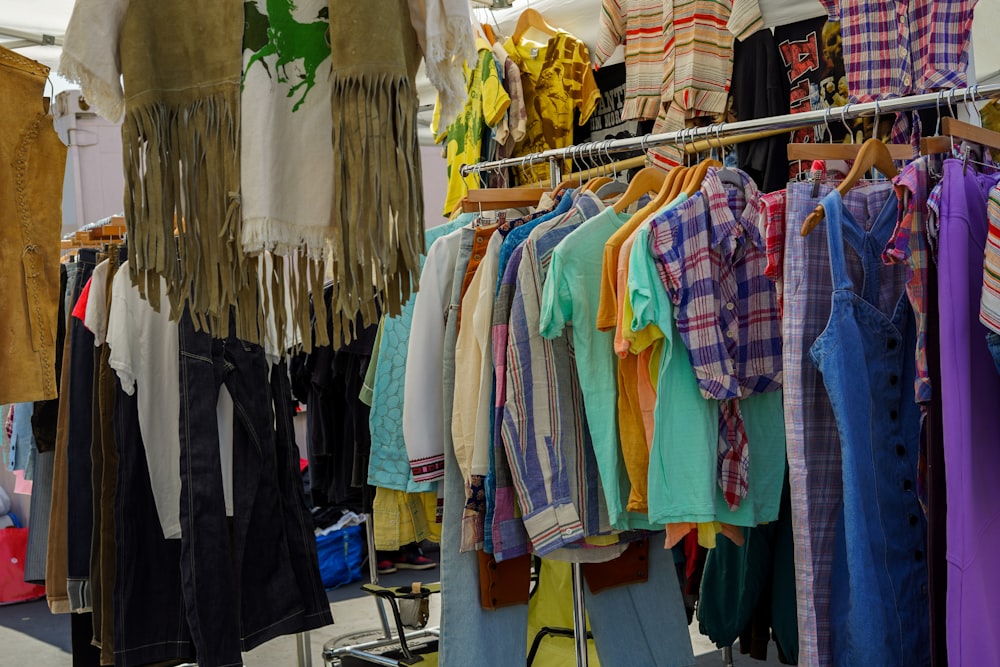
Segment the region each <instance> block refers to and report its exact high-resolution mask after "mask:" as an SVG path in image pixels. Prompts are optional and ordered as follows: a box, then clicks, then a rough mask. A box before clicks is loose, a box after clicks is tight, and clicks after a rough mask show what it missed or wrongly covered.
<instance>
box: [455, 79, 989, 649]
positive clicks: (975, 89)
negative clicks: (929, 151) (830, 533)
mask: <svg viewBox="0 0 1000 667" xmlns="http://www.w3.org/2000/svg"><path fill="white" fill-rule="evenodd" d="M998 97H1000V84H989V85H982V86H981V85H978V84H976V85H973V86H969V87H966V88H956V89H952V90H947V91H945V90H942V91H939V92H936V93H923V94H919V95H906V96H902V97H895V98H891V99H888V100H878V101H875V102H864V103H849V104H846V105H844V106H841V107H832V108H828V109H824V110H822V111H806V112H802V113H797V114H785V115H782V116H769V117H765V118H757V119H753V120H745V121H736V122H732V123H717V124H713V125H708V126H705V127H695V128H687V129H683V130H678V131H676V132H666V133H661V134H647V135H644V136H641V137H629V138H627V139H611V140H605V141H597V142H588V143H583V144H575V145H572V146H567V147H565V148H554V149H550V150H547V151H542V152H539V153H531V154H529V155H524V156H522V157H515V158H506V159H503V160H490V161H484V162H478V163H476V164H466V165H462V166H461V172H462V175H463V176H468V175H469V174H474V173H482V172H486V171H498V170H500V169H504V168H506V167H527V166H529V165H534V164H538V163H541V162H544V161H548V163H549V183H559V182H560V181H561V180H562V171H563V164H564V162H563V161H564V160H566V159H572V158H574V157H581V156H583V155H586V156H587V157H588V159H590V158H592V157H593V156H595V155H596V156H597V157H598V158H601V157H602V156H603V157H604V158H605V159H604V161H605V162H610V161H611V154H612V153H619V152H623V151H635V150H641V151H643V152H645V151H646V149H648V148H652V147H654V146H664V145H680V146H682V147H684V148H685V152H688V153H690V152H695V151H694V150H688V149H689V148H692V149H693V148H694V146H691V144H695V142H699V141H701V142H703V143H701V144H697V146H698V148H702V147H704V148H703V150H704V149H708V148H711V147H713V146H722V145H728V144H733V143H740V142H741V141H753V140H754V139H757V138H761V136H773V135H774V134H775V133H776V132H777V131H779V130H787V131H791V130H796V129H800V128H805V127H810V126H813V125H819V124H824V125H827V126H829V124H830V122H841V123H844V124H846V122H847V121H848V120H855V119H858V118H867V117H873V118H876V119H877V118H878V117H879V116H881V115H882V114H890V113H897V112H904V111H916V110H919V109H929V108H932V107H935V108H937V109H938V110H939V111H940V109H941V107H942V106H944V105H947V108H949V109H951V108H953V107H954V105H955V104H956V103H976V102H982V101H986V100H989V99H994V98H998ZM598 161H600V159H599V160H598ZM572 575H573V578H572V588H573V639H574V646H575V650H576V665H577V667H587V665H588V663H589V656H588V651H587V623H586V609H585V606H584V590H583V568H582V566H581V565H580V564H579V563H573V566H572ZM727 648H728V650H724V652H723V660H724V663H725V664H726V665H732V664H733V662H732V660H733V658H732V648H731V647H727Z"/></svg>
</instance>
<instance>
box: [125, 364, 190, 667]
mask: <svg viewBox="0 0 1000 667" xmlns="http://www.w3.org/2000/svg"><path fill="white" fill-rule="evenodd" d="M114 386H115V408H114V416H115V417H114V418H115V444H116V449H117V453H118V475H117V481H116V485H115V499H114V508H115V509H114V531H115V578H114V606H113V609H114V612H113V614H114V649H115V664H116V665H117V666H118V667H132V666H133V665H148V664H151V663H155V662H163V661H166V660H171V659H182V660H185V661H189V662H194V659H195V653H194V644H193V643H192V642H191V633H190V631H189V630H188V624H187V618H186V616H185V613H184V598H183V595H182V594H181V570H180V559H181V542H180V540H167V539H164V537H163V530H162V529H161V528H160V522H159V521H158V520H157V519H156V516H157V514H156V501H155V500H154V499H153V489H152V486H151V485H150V482H149V468H148V467H147V463H146V449H145V447H144V446H143V443H142V436H141V435H140V433H139V407H138V405H139V404H138V400H137V396H136V395H135V394H133V395H131V396H129V395H128V394H126V393H125V392H124V391H123V390H122V388H121V385H120V384H119V383H118V382H115V385H114Z"/></svg>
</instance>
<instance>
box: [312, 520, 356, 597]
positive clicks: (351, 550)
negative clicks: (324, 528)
mask: <svg viewBox="0 0 1000 667" xmlns="http://www.w3.org/2000/svg"><path fill="white" fill-rule="evenodd" d="M361 531H362V526H347V527H346V528H341V529H340V530H335V531H333V532H332V533H328V534H326V535H319V536H317V537H316V552H317V554H318V556H319V573H320V576H321V577H322V578H323V586H325V587H326V588H339V587H341V586H343V585H345V584H350V583H352V582H355V581H360V580H361V565H362V562H363V560H364V535H363V534H362V532H361Z"/></svg>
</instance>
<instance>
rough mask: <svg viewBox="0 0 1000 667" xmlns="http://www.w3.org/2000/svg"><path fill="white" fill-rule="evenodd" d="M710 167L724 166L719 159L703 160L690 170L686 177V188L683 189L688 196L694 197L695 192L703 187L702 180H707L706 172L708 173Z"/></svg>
mask: <svg viewBox="0 0 1000 667" xmlns="http://www.w3.org/2000/svg"><path fill="white" fill-rule="evenodd" d="M709 167H717V168H719V167H722V163H721V162H719V161H718V160H702V161H701V162H699V163H698V164H697V166H695V167H694V168H693V169H691V170H689V172H688V174H687V175H686V176H685V178H684V189H683V190H682V191H683V192H684V193H685V194H686V195H687V196H688V197H694V194H695V193H696V192H698V190H700V189H701V182H702V181H704V180H705V174H707V173H708V169H709Z"/></svg>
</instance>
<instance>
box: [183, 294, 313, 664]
mask: <svg viewBox="0 0 1000 667" xmlns="http://www.w3.org/2000/svg"><path fill="white" fill-rule="evenodd" d="M179 327H180V329H179V332H180V338H179V342H180V345H179V347H180V391H181V410H180V442H181V465H180V472H181V507H180V520H181V531H182V537H181V561H180V570H181V585H182V588H183V592H184V601H185V606H186V609H187V618H188V623H189V625H190V627H191V633H192V636H193V638H194V643H195V646H196V648H197V654H198V664H199V666H200V667H223V666H229V665H233V666H239V665H242V659H241V656H240V651H241V650H242V651H248V650H250V649H252V648H254V647H256V646H259V645H260V644H262V643H264V642H266V641H268V640H270V639H273V638H274V637H277V636H279V635H284V634H292V633H295V632H301V631H304V630H308V629H313V628H316V627H321V626H322V625H326V624H327V623H329V622H330V613H329V606H328V605H327V603H326V600H325V595H324V594H323V593H322V583H319V587H318V588H316V587H315V585H314V584H312V583H311V580H312V577H313V576H314V577H315V581H316V582H319V581H320V579H319V567H318V563H317V560H316V555H315V553H316V552H315V538H314V537H313V536H312V535H311V531H310V534H309V535H308V536H307V535H305V533H304V530H306V529H304V528H303V527H302V526H304V525H305V524H304V522H303V521H301V520H298V518H297V516H296V515H297V514H298V513H299V512H302V511H304V510H303V507H302V504H301V503H304V498H301V493H302V491H301V486H299V490H298V494H299V496H298V497H295V495H294V489H293V485H291V484H289V482H288V480H287V477H288V475H287V472H288V466H289V464H290V462H289V452H288V451H287V448H288V444H287V443H288V438H289V437H290V435H281V434H280V432H284V433H286V434H288V433H290V425H288V424H285V425H284V426H281V424H282V423H283V419H282V414H278V415H277V417H278V419H277V423H278V428H276V415H275V409H274V405H275V401H274V393H273V391H272V382H271V378H272V376H271V373H270V371H271V369H270V368H269V366H268V362H267V359H266V357H265V355H264V351H263V349H262V348H261V347H260V346H258V345H252V344H249V343H245V342H243V341H240V340H238V339H236V338H235V336H230V337H229V338H226V339H218V338H213V337H212V336H211V335H210V334H208V333H205V332H198V331H195V328H194V323H193V321H192V320H191V317H190V314H189V313H188V312H186V311H185V313H184V315H183V317H182V318H181V321H180V323H179ZM231 330H235V327H231ZM277 368H278V369H283V366H279V367H277ZM276 372H279V371H277V370H276ZM280 372H281V373H282V374H284V371H283V370H280ZM222 386H225V387H226V389H227V390H228V391H229V394H230V396H231V397H232V400H233V414H234V423H233V515H234V516H233V518H232V520H231V521H229V520H227V517H226V507H225V500H224V495H223V481H222V472H221V470H222V468H221V457H220V453H219V432H218V423H217V417H216V405H217V402H218V396H219V391H220V390H221V387H222ZM277 386H278V388H279V390H281V391H282V392H285V391H286V387H287V381H286V384H285V385H284V387H282V385H281V383H280V382H279V383H278V384H277ZM287 406H288V404H287V403H284V404H283V407H282V409H281V410H280V411H279V412H284V411H285V410H287ZM284 419H285V420H287V419H288V415H287V413H285V414H284ZM279 431H280V432H279ZM279 441H280V443H281V444H279ZM279 458H280V459H281V461H282V462H281V464H280V465H279ZM296 470H297V468H296ZM282 473H283V474H282ZM281 477H283V478H285V481H284V482H282V481H280V480H279V478H281ZM299 484H300V485H301V482H299ZM290 518H291V519H294V520H293V522H292V524H291V526H286V523H285V522H286V520H288V519H290ZM307 538H308V539H307ZM310 541H311V543H312V546H311V551H310V546H309V544H308V543H309V542H310ZM310 554H311V561H310V559H309V556H310ZM302 570H305V571H306V572H305V574H303V573H302ZM303 577H304V578H305V580H304V581H303ZM300 585H301V586H302V587H301V588H300ZM303 588H306V589H308V590H309V591H310V593H311V595H308V596H306V595H303ZM320 597H322V607H323V608H322V609H317V608H316V607H317V606H318V603H319V602H320Z"/></svg>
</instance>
